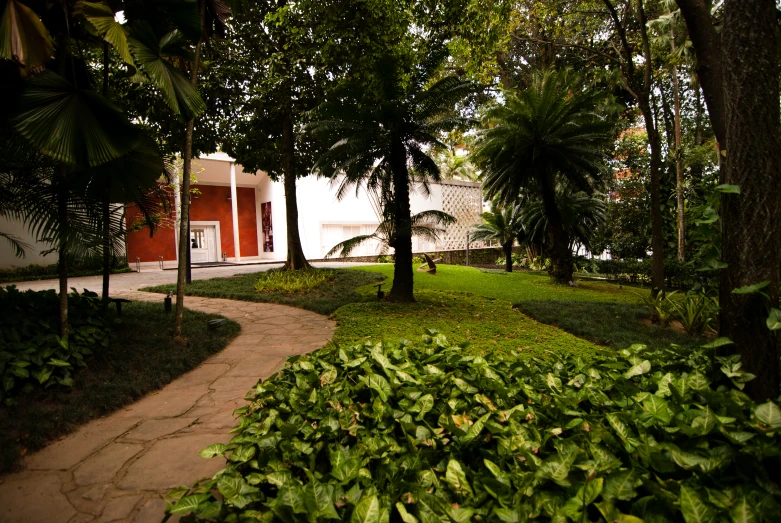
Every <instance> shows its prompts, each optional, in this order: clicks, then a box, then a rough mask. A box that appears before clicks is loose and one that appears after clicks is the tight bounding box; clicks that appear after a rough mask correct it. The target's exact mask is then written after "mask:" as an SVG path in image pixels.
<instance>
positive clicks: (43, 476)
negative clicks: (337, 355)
mask: <svg viewBox="0 0 781 523" xmlns="http://www.w3.org/2000/svg"><path fill="white" fill-rule="evenodd" d="M117 297H123V298H128V299H133V300H139V301H142V300H143V301H160V302H162V298H161V296H160V295H159V294H149V293H144V292H137V291H125V292H122V293H121V294H120V293H118V294H117ZM161 306H162V303H161ZM185 306H186V307H187V308H189V309H194V310H198V311H203V312H210V313H215V314H220V315H222V316H225V317H226V318H230V319H232V320H234V321H236V322H238V323H239V324H240V325H241V333H240V334H239V335H238V337H236V338H235V339H234V340H233V341H232V342H231V343H230V344H229V345H228V346H227V347H226V348H225V349H223V350H222V351H221V352H219V353H218V354H216V355H214V356H212V357H211V358H209V359H208V360H206V361H204V362H203V363H202V364H201V365H200V366H199V367H198V368H196V369H194V370H193V371H191V372H189V373H187V374H185V375H184V376H181V377H180V378H178V379H177V380H175V381H173V382H171V383H169V384H168V385H166V386H165V387H164V388H163V389H161V390H159V391H157V392H153V393H151V394H149V395H147V396H145V397H143V398H141V399H140V400H139V401H137V402H136V403H133V404H132V405H129V406H127V407H126V408H124V409H122V410H120V411H117V412H115V413H114V414H111V415H109V416H106V417H105V418H101V419H98V420H95V421H93V422H91V423H89V424H87V425H84V426H83V427H81V428H80V429H79V430H77V431H76V432H74V433H73V434H70V435H69V436H66V437H65V438H63V439H61V440H59V441H57V442H55V443H52V444H51V445H49V446H48V447H46V448H44V449H42V450H41V451H39V452H36V453H35V454H32V455H31V456H28V457H26V458H25V461H24V470H23V471H22V472H19V473H16V474H12V475H8V476H6V477H4V478H0V481H2V483H1V484H0V522H3V523H12V522H13V523H15V522H35V523H39V522H47V523H56V522H71V523H81V522H85V523H86V522H96V523H104V522H109V521H123V522H138V523H142V522H143V523H146V522H158V521H160V520H161V519H162V518H163V517H164V509H165V502H164V501H163V500H162V499H161V494H163V493H165V492H166V491H167V490H168V489H170V488H172V487H177V486H179V485H189V484H192V483H193V482H194V481H195V480H197V479H199V478H202V477H207V476H211V475H213V474H214V473H215V472H217V471H218V470H220V469H221V468H223V465H224V461H223V460H221V459H219V458H215V459H210V460H207V459H203V458H201V457H200V456H199V455H198V453H199V452H200V451H201V450H202V449H203V448H205V447H206V446H208V445H210V444H212V443H220V442H222V443H226V442H227V441H228V440H229V439H230V437H231V435H230V434H229V430H230V429H231V428H233V427H234V426H235V425H236V420H235V419H234V417H233V411H234V410H235V409H237V408H238V407H240V406H242V405H243V404H244V395H245V393H246V392H247V391H248V390H249V389H250V388H252V387H253V386H254V385H255V384H256V383H257V381H258V379H259V378H264V379H265V378H267V377H269V376H270V375H271V374H273V373H274V372H276V371H277V370H278V369H279V368H280V367H281V366H282V364H283V363H284V361H285V358H287V357H288V356H292V355H295V354H304V353H307V352H310V351H312V350H315V349H317V348H319V347H322V346H323V345H324V344H325V343H326V342H327V341H328V340H329V339H330V338H331V336H332V334H333V331H334V329H335V323H334V322H333V321H331V320H329V319H328V318H326V317H325V316H321V315H319V314H315V313H313V312H309V311H304V310H301V309H295V308H292V307H287V306H284V305H275V304H268V303H249V302H239V301H233V300H222V299H209V298H197V297H187V298H186V299H185ZM177 519H178V518H171V519H170V520H169V521H176V520H177Z"/></svg>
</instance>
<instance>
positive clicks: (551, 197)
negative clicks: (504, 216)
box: [540, 174, 572, 283]
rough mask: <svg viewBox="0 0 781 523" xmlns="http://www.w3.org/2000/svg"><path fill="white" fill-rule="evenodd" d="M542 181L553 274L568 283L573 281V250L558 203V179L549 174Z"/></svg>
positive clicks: (558, 279) (559, 281) (556, 279)
mask: <svg viewBox="0 0 781 523" xmlns="http://www.w3.org/2000/svg"><path fill="white" fill-rule="evenodd" d="M540 182H541V183H540V185H541V188H542V195H541V196H542V205H543V209H544V210H545V217H546V218H547V220H548V227H547V228H546V229H545V241H546V243H547V245H546V249H547V251H548V256H550V259H551V276H553V279H554V280H555V281H557V282H558V283H568V282H570V281H572V251H571V250H570V248H569V235H568V234H567V231H566V229H564V224H563V220H562V217H561V211H560V210H559V207H558V205H556V180H555V178H554V176H553V175H550V174H549V175H547V176H543V179H542V180H540Z"/></svg>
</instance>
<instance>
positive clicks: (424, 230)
mask: <svg viewBox="0 0 781 523" xmlns="http://www.w3.org/2000/svg"><path fill="white" fill-rule="evenodd" d="M370 197H371V198H370V200H371V202H372V206H373V207H374V212H375V214H377V218H378V219H379V221H380V224H379V225H378V226H377V229H376V230H375V231H374V232H373V233H372V234H363V235H360V236H354V237H352V238H349V239H347V240H345V241H343V242H340V243H337V244H336V245H334V246H333V247H332V248H331V250H330V251H328V253H326V255H325V257H326V258H330V257H331V256H334V255H336V254H337V253H338V254H339V257H340V258H346V257H347V256H349V255H350V253H351V252H352V251H354V250H355V249H356V248H357V247H358V246H360V245H361V244H363V243H365V242H368V241H372V240H374V241H376V242H378V243H379V244H380V250H379V252H377V254H380V255H384V254H387V253H388V250H389V249H390V248H391V246H392V245H393V244H394V243H395V242H396V219H395V217H394V216H393V211H394V210H395V206H394V205H393V202H389V201H387V200H386V199H385V198H383V197H382V195H381V194H380V193H379V192H376V191H375V192H372V193H371V194H370ZM411 219H412V235H413V236H418V237H420V238H425V239H426V240H428V241H432V242H436V241H438V240H439V233H440V232H442V230H443V229H442V227H443V226H447V225H451V224H453V223H455V222H456V219H455V218H454V217H453V216H451V215H449V214H448V213H446V212H443V211H436V210H428V211H422V212H419V213H416V214H413V215H412V216H411Z"/></svg>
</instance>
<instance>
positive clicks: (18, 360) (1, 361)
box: [0, 285, 112, 405]
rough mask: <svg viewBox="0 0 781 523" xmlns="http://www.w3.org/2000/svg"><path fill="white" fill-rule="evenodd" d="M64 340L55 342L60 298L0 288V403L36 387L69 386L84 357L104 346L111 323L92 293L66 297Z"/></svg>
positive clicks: (106, 343) (8, 401) (85, 292)
mask: <svg viewBox="0 0 781 523" xmlns="http://www.w3.org/2000/svg"><path fill="white" fill-rule="evenodd" d="M68 321H69V324H70V334H69V336H68V340H63V339H62V338H60V337H59V335H58V333H59V298H58V296H57V293H56V292H54V291H53V290H48V291H38V292H34V291H25V292H20V291H19V290H18V289H17V288H16V287H15V286H13V285H11V286H8V287H5V288H3V287H0V380H1V381H2V387H0V401H2V402H4V403H5V404H7V405H12V404H13V403H14V399H13V397H14V396H15V395H17V394H19V393H29V392H31V391H32V390H33V389H34V388H35V387H38V386H44V387H50V386H53V385H61V386H66V387H70V386H71V385H72V384H73V378H72V376H71V375H72V372H73V371H74V370H76V369H77V368H78V367H85V366H86V364H85V363H84V357H85V356H89V355H90V354H92V353H93V351H94V350H96V349H99V348H101V347H106V346H107V345H108V342H109V335H110V333H111V324H112V320H111V319H110V318H109V317H108V316H107V314H106V312H105V310H104V308H103V305H102V302H101V300H100V298H99V297H98V295H97V294H95V293H93V292H88V291H84V293H83V294H79V293H78V292H75V291H74V292H73V293H71V294H70V295H69V296H68Z"/></svg>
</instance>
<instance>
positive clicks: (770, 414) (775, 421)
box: [755, 401, 781, 429]
mask: <svg viewBox="0 0 781 523" xmlns="http://www.w3.org/2000/svg"><path fill="white" fill-rule="evenodd" d="M755 415H756V417H757V421H759V422H760V423H762V424H763V425H767V426H768V427H770V428H772V429H781V408H779V407H778V405H776V404H775V403H773V402H772V401H767V402H765V403H763V404H762V405H760V406H759V407H757V410H756V412H755Z"/></svg>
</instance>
